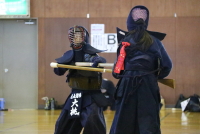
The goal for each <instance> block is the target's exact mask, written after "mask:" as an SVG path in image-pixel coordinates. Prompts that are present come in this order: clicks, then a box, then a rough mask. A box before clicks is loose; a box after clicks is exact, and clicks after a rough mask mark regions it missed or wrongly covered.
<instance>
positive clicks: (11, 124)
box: [0, 108, 200, 134]
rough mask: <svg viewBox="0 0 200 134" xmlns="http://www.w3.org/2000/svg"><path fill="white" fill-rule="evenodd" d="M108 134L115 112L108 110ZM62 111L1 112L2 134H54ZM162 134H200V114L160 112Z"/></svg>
mask: <svg viewBox="0 0 200 134" xmlns="http://www.w3.org/2000/svg"><path fill="white" fill-rule="evenodd" d="M104 113H105V119H106V123H107V133H109V129H110V126H111V123H112V119H113V116H114V112H113V111H110V110H107V111H105V112H104ZM59 114H60V110H9V111H0V134H53V133H54V125H55V122H56V120H57V118H58V116H59ZM160 119H161V130H162V134H200V112H198V113H195V112H182V111H181V110H180V109H171V108H170V109H163V110H161V112H160Z"/></svg>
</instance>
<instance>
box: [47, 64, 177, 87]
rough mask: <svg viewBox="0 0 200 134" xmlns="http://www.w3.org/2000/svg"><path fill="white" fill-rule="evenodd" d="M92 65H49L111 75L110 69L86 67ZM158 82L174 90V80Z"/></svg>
mask: <svg viewBox="0 0 200 134" xmlns="http://www.w3.org/2000/svg"><path fill="white" fill-rule="evenodd" d="M92 64H93V63H90V62H76V63H75V66H74V65H64V64H58V63H55V62H52V63H51V64H50V66H51V67H53V68H58V67H60V68H68V69H77V70H86V71H96V72H102V73H105V72H108V73H112V69H103V68H93V67H88V66H92ZM113 65H114V64H113V63H99V64H98V67H113ZM158 82H160V83H162V84H164V85H166V86H169V87H171V88H175V80H174V79H158Z"/></svg>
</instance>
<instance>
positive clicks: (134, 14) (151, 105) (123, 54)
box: [110, 6, 172, 134]
mask: <svg viewBox="0 0 200 134" xmlns="http://www.w3.org/2000/svg"><path fill="white" fill-rule="evenodd" d="M148 20H149V11H148V9H147V8H146V7H144V6H136V7H134V8H132V9H131V11H130V13H129V15H128V18H127V28H128V32H127V33H126V32H124V31H121V30H119V29H118V30H119V32H120V33H124V34H125V36H124V38H123V39H122V40H120V42H119V47H118V50H117V61H116V62H115V65H114V68H113V73H112V74H113V76H114V77H115V78H116V79H119V82H118V84H117V88H116V93H115V98H116V113H115V116H114V120H113V123H112V126H111V130H110V134H160V133H161V130H160V118H159V112H160V92H159V87H158V83H157V80H158V79H163V78H165V77H166V76H168V74H169V73H170V71H171V68H172V62H171V59H170V57H169V56H168V54H167V52H166V51H165V48H164V46H163V44H162V43H161V40H162V39H163V38H164V36H165V34H163V33H159V32H152V31H148V30H147V26H148ZM120 59H123V60H121V61H122V62H120Z"/></svg>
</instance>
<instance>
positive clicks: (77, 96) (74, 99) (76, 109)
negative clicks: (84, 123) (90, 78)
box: [68, 91, 82, 118]
mask: <svg viewBox="0 0 200 134" xmlns="http://www.w3.org/2000/svg"><path fill="white" fill-rule="evenodd" d="M69 99H70V104H71V106H70V110H69V114H68V117H69V118H78V117H80V114H81V102H82V92H81V91H79V92H78V91H77V92H73V93H72V94H71V96H70V98H69Z"/></svg>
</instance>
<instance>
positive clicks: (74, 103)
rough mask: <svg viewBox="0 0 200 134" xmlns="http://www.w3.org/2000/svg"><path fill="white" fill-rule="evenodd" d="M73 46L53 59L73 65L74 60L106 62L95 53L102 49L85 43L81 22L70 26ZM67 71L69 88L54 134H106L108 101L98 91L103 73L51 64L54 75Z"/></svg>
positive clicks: (69, 32)
mask: <svg viewBox="0 0 200 134" xmlns="http://www.w3.org/2000/svg"><path fill="white" fill-rule="evenodd" d="M68 34H69V41H70V43H71V47H72V50H69V51H67V52H65V53H64V55H63V56H62V57H60V58H57V59H56V61H57V63H59V64H67V65H75V62H93V67H97V65H98V63H105V62H106V60H105V59H104V58H103V57H100V56H98V55H97V53H99V52H102V51H101V50H98V49H95V48H93V47H92V46H91V45H90V44H88V42H89V41H88V40H89V34H88V31H87V30H86V29H85V28H84V27H82V26H74V27H71V28H70V29H69V31H68ZM66 71H68V74H67V80H66V82H67V83H68V84H69V86H70V87H71V88H72V90H71V94H70V95H69V96H68V98H67V100H66V102H65V104H64V107H63V110H62V112H61V114H60V116H59V118H58V120H57V122H56V126H55V133H54V134H80V132H81V131H82V129H83V128H84V130H83V134H106V124H105V119H104V115H103V108H102V107H103V106H106V105H107V100H106V98H105V96H104V95H103V94H102V93H101V90H100V88H101V82H102V74H101V73H100V72H94V71H83V70H75V69H66V68H54V72H55V74H57V75H63V74H65V72H66Z"/></svg>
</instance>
